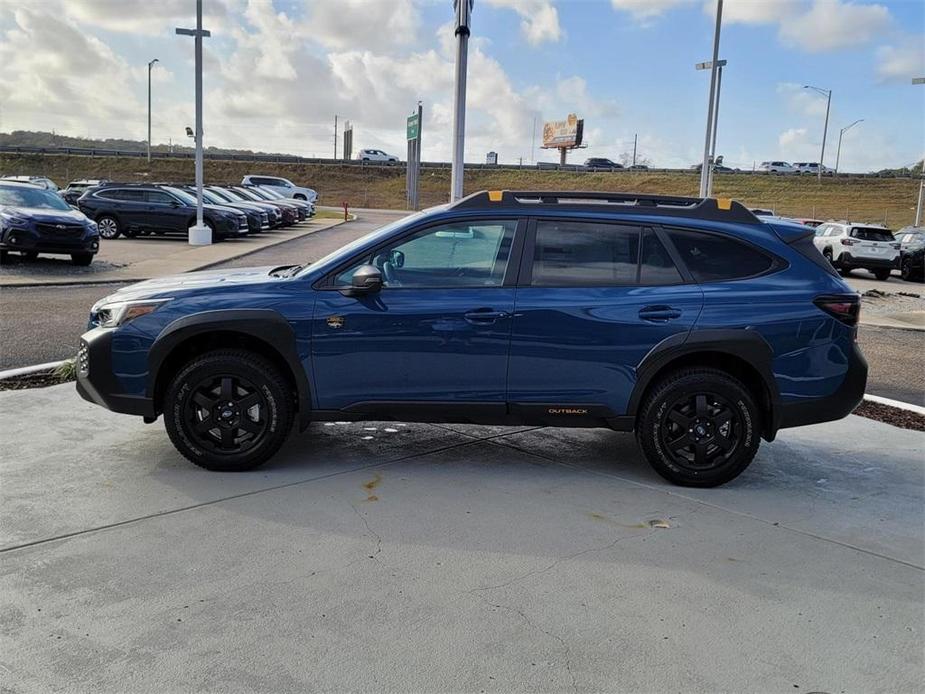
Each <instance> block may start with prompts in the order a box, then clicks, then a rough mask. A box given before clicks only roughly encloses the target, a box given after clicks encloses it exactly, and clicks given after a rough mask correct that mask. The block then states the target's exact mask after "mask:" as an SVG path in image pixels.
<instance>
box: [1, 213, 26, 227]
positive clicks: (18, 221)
mask: <svg viewBox="0 0 925 694" xmlns="http://www.w3.org/2000/svg"><path fill="white" fill-rule="evenodd" d="M0 222H3V226H5V227H8V228H10V229H24V228H26V227H27V226H29V220H28V219H26V218H25V217H19V216H17V215H16V214H13V213H11V212H0Z"/></svg>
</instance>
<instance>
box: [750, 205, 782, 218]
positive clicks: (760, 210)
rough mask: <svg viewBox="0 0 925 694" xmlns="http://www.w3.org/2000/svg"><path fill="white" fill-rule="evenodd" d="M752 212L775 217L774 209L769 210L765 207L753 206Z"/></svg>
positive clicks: (760, 215)
mask: <svg viewBox="0 0 925 694" xmlns="http://www.w3.org/2000/svg"><path fill="white" fill-rule="evenodd" d="M750 212H751V213H752V214H753V215H756V216H758V217H775V216H776V214H775V212H774V210H768V209H765V208H763V207H753V208H752V209H751V210H750Z"/></svg>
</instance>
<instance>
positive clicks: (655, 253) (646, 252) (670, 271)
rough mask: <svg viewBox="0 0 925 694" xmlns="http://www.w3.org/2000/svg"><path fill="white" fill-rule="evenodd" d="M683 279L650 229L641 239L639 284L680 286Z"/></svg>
mask: <svg viewBox="0 0 925 694" xmlns="http://www.w3.org/2000/svg"><path fill="white" fill-rule="evenodd" d="M683 281H684V279H683V278H682V277H681V273H680V272H679V271H678V268H677V267H675V264H674V261H673V260H672V259H671V256H670V255H668V251H666V250H665V246H663V245H662V242H661V241H659V239H658V236H656V235H655V232H654V231H652V230H651V229H647V230H646V231H645V233H644V234H643V237H642V256H641V258H640V260H639V284H641V285H644V286H646V285H649V286H651V285H660V284H662V285H663V284H681V283H682V282H683Z"/></svg>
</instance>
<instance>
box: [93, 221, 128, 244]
mask: <svg viewBox="0 0 925 694" xmlns="http://www.w3.org/2000/svg"><path fill="white" fill-rule="evenodd" d="M96 226H97V228H98V229H99V232H100V236H101V237H103V238H104V239H108V240H110V239H117V238H119V236H120V235H121V234H122V226H121V225H120V224H119V220H118V219H116V218H115V217H112V216H110V215H103V216H102V217H99V218H98V219H97V220H96Z"/></svg>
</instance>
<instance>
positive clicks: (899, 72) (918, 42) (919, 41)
mask: <svg viewBox="0 0 925 694" xmlns="http://www.w3.org/2000/svg"><path fill="white" fill-rule="evenodd" d="M877 74H878V75H880V77H881V79H883V80H887V81H897V82H899V81H903V82H907V81H909V80H911V79H912V78H913V77H921V76H922V75H925V35H918V36H913V37H909V38H907V39H906V40H904V41H901V42H900V43H899V44H898V45H895V46H881V47H880V48H878V49H877Z"/></svg>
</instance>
